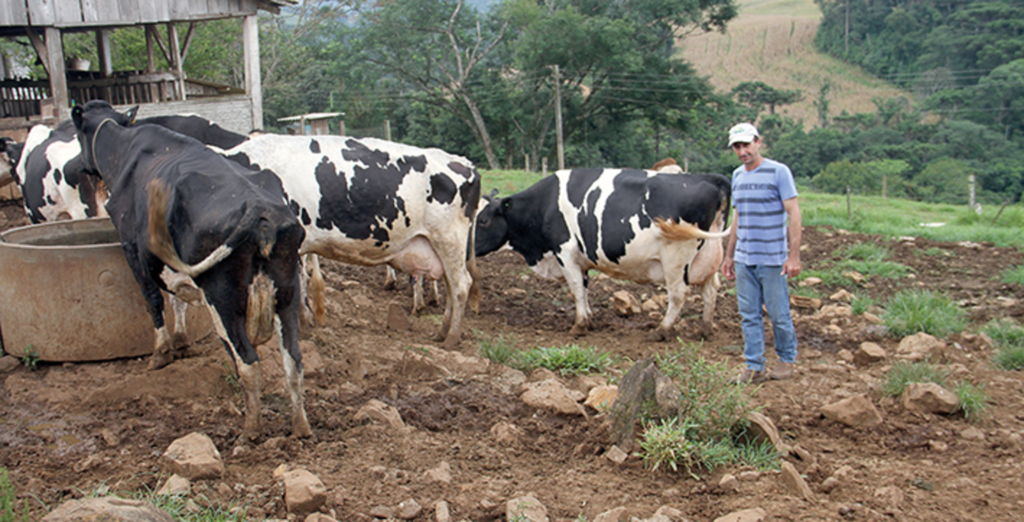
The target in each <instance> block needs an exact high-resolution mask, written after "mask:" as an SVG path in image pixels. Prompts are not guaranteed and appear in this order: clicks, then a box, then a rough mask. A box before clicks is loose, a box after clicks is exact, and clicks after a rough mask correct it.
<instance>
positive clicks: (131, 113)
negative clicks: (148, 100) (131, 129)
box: [124, 105, 139, 126]
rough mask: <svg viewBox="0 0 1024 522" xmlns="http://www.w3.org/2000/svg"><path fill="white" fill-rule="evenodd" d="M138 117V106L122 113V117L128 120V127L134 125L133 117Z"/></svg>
mask: <svg viewBox="0 0 1024 522" xmlns="http://www.w3.org/2000/svg"><path fill="white" fill-rule="evenodd" d="M138 115H139V106H138V105H136V106H134V107H132V108H131V109H128V111H127V112H125V113H124V117H125V118H126V119H127V120H128V126H131V125H135V117H136V116H138Z"/></svg>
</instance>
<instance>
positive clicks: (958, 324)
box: [882, 290, 967, 337]
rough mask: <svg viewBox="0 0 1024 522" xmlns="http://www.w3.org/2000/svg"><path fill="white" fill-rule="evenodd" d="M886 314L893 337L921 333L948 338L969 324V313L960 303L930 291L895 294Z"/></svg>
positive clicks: (884, 316) (905, 291) (886, 320)
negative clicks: (967, 314)
mask: <svg viewBox="0 0 1024 522" xmlns="http://www.w3.org/2000/svg"><path fill="white" fill-rule="evenodd" d="M882 315H883V316H882V319H883V320H884V321H885V325H886V326H887V327H888V328H889V334H890V335H892V336H893V337H904V336H907V335H913V334H916V333H918V332H925V333H928V334H931V335H934V336H935V337H945V336H947V335H949V334H951V333H957V332H960V331H962V330H963V329H964V328H966V326H967V316H966V314H965V313H964V311H963V310H961V309H960V307H959V306H957V305H956V303H954V302H953V301H951V300H950V299H949V298H948V297H946V296H943V295H938V294H933V293H931V292H929V291H918V290H904V291H901V292H899V293H897V294H895V295H893V296H892V297H891V298H890V299H889V302H888V304H886V306H885V313H884V314H882Z"/></svg>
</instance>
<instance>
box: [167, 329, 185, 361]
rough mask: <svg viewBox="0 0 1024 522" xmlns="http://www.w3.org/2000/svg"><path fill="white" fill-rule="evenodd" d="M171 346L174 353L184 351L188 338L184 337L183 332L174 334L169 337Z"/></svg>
mask: <svg viewBox="0 0 1024 522" xmlns="http://www.w3.org/2000/svg"><path fill="white" fill-rule="evenodd" d="M171 346H173V347H174V349H175V350H176V351H182V350H184V349H185V347H187V346H188V336H187V335H185V332H174V335H172V336H171ZM172 356H173V354H172Z"/></svg>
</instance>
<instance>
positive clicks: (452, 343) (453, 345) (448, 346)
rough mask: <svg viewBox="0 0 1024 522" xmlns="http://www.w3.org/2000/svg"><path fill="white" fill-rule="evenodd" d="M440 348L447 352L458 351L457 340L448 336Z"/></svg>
mask: <svg viewBox="0 0 1024 522" xmlns="http://www.w3.org/2000/svg"><path fill="white" fill-rule="evenodd" d="M441 348H444V349H445V350H449V351H451V350H458V349H459V338H458V337H455V336H449V338H448V339H445V341H444V344H442V345H441Z"/></svg>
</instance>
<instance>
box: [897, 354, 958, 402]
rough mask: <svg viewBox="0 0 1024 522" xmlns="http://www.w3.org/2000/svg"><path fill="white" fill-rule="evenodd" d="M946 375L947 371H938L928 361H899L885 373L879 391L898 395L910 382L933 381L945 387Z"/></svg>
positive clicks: (901, 393)
mask: <svg viewBox="0 0 1024 522" xmlns="http://www.w3.org/2000/svg"><path fill="white" fill-rule="evenodd" d="M947 376H948V373H947V372H944V371H940V370H939V369H938V368H936V367H935V365H933V364H931V363H929V362H907V361H899V362H897V363H895V364H893V365H892V368H890V369H889V372H888V373H886V374H885V382H883V383H882V389H881V391H882V393H883V394H884V395H888V396H889V397H899V396H901V395H903V392H904V391H906V389H907V385H908V384H910V383H912V382H933V383H935V384H938V385H939V386H943V387H945V386H946V377H947Z"/></svg>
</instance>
